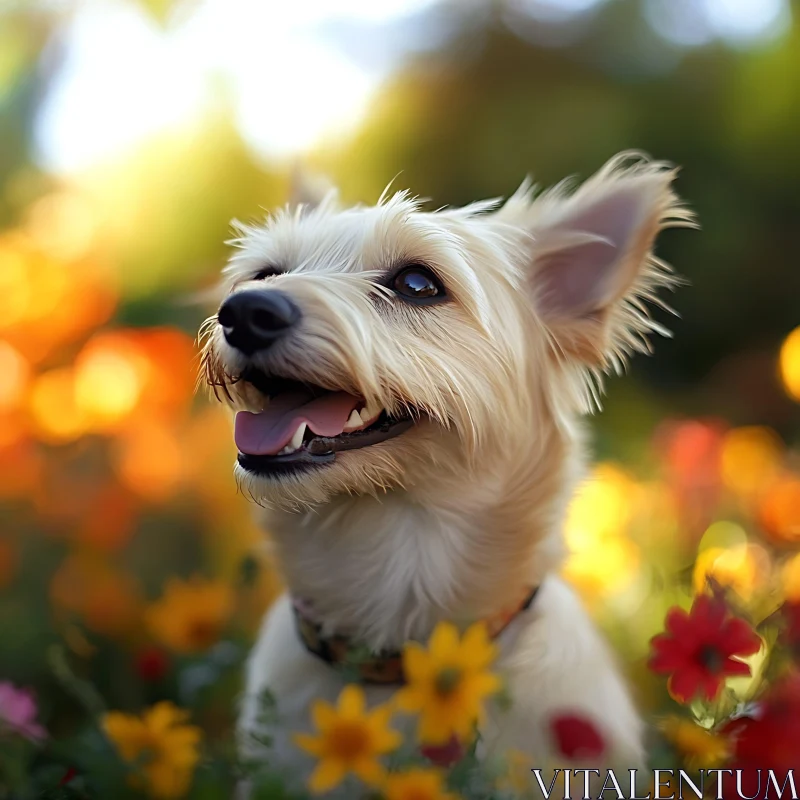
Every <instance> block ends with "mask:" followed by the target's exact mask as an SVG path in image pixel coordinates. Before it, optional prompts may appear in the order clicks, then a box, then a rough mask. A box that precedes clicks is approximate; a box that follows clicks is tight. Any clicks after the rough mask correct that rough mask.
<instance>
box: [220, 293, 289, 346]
mask: <svg viewBox="0 0 800 800" xmlns="http://www.w3.org/2000/svg"><path fill="white" fill-rule="evenodd" d="M299 319H300V309H299V308H298V307H297V306H296V305H295V304H294V302H293V301H292V299H291V298H290V297H289V296H288V295H286V294H284V293H283V292H278V291H275V290H273V291H269V292H265V291H258V290H249V291H244V292H237V293H236V294H232V295H231V296H230V297H229V298H228V299H227V300H226V301H225V302H224V303H223V304H222V305H221V306H220V309H219V312H218V313H217V320H218V321H219V324H220V325H221V326H222V330H223V333H224V334H225V341H227V342H228V344H229V345H230V346H231V347H235V348H236V349H237V350H239V351H241V352H242V353H244V354H245V355H247V356H249V355H252V354H253V353H255V352H257V351H259V350H265V349H266V348H267V347H270V346H271V345H272V344H273V343H274V342H275V341H276V340H277V339H279V338H280V337H281V336H283V335H284V334H285V333H287V332H288V331H289V330H290V329H291V328H292V326H294V325H295V324H296V323H297V321H298V320H299Z"/></svg>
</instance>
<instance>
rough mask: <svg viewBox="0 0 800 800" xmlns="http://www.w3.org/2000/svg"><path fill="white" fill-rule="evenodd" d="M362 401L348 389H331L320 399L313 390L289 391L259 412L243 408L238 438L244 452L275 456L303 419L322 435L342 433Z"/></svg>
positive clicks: (238, 416) (236, 439)
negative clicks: (347, 390) (313, 393)
mask: <svg viewBox="0 0 800 800" xmlns="http://www.w3.org/2000/svg"><path fill="white" fill-rule="evenodd" d="M360 402H361V401H360V400H359V398H357V397H354V396H353V395H351V394H347V392H330V393H329V394H326V395H323V396H322V397H316V398H315V397H314V396H313V395H312V394H311V392H287V393H286V394H281V395H278V397H276V398H274V399H273V400H270V402H269V405H268V406H267V408H266V410H264V411H262V412H260V413H259V414H252V413H250V412H249V411H239V412H238V413H237V414H236V423H235V426H234V440H235V441H236V446H237V447H238V448H239V451H240V452H241V453H245V454H247V455H251V456H266V455H270V456H274V455H276V454H277V453H278V452H280V451H281V450H282V449H283V448H284V447H286V445H287V444H289V442H290V441H291V439H292V436H293V435H294V432H295V431H296V430H297V428H298V426H299V425H300V424H301V423H303V422H305V423H307V424H308V427H309V428H311V430H312V431H314V433H316V434H317V435H318V436H338V435H339V434H340V433H342V431H343V430H344V426H345V424H346V423H347V420H348V418H349V417H350V413H351V412H352V411H353V409H354V408H356V406H358V404H359V403H360Z"/></svg>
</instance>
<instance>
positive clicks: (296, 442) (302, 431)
mask: <svg viewBox="0 0 800 800" xmlns="http://www.w3.org/2000/svg"><path fill="white" fill-rule="evenodd" d="M306 427H307V425H306V423H305V422H303V423H301V424H300V427H299V428H298V429H297V430H296V431H295V432H294V436H292V441H291V442H289V444H288V445H287V446H288V447H289V448H290V450H289V452H290V453H293V452H294V451H295V450H299V449H300V445H302V444H303V437H304V436H305V435H306Z"/></svg>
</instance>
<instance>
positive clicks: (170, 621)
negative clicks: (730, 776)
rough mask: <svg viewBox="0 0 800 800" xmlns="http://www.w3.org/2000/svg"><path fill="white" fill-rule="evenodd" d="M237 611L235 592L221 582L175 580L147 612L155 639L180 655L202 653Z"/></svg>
mask: <svg viewBox="0 0 800 800" xmlns="http://www.w3.org/2000/svg"><path fill="white" fill-rule="evenodd" d="M232 611H233V592H232V591H231V588H230V586H228V585H227V584H226V583H222V582H220V581H208V580H204V579H203V578H199V577H194V578H191V579H190V580H188V581H184V580H180V579H178V578H173V579H172V580H170V581H169V582H168V583H167V585H166V588H165V590H164V594H163V595H162V597H161V599H160V600H158V601H157V602H155V603H153V604H152V605H151V606H150V607H149V608H148V609H147V612H146V620H147V624H148V626H149V628H150V630H151V632H152V633H153V635H154V636H155V637H156V638H157V639H158V640H159V641H160V642H161V643H162V644H164V645H165V646H166V647H169V648H170V649H172V650H175V651H176V652H178V653H199V652H201V651H203V650H206V649H207V648H209V647H211V645H212V644H214V643H215V642H216V641H217V640H218V639H219V637H220V636H221V634H222V631H223V629H224V627H225V625H226V624H227V622H228V620H229V619H230V616H231V613H232Z"/></svg>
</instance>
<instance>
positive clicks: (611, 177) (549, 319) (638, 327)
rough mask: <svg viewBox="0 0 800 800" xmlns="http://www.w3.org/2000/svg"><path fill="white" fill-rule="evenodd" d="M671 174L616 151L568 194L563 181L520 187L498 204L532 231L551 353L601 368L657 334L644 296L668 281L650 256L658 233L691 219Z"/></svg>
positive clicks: (533, 287) (531, 255)
mask: <svg viewBox="0 0 800 800" xmlns="http://www.w3.org/2000/svg"><path fill="white" fill-rule="evenodd" d="M675 175H676V171H675V170H674V169H672V168H671V167H669V166H667V165H665V164H663V163H654V162H650V161H647V160H645V159H643V158H641V157H639V158H637V159H636V160H633V161H632V159H631V156H630V155H628V154H623V155H621V156H618V157H617V158H615V159H612V160H611V161H610V162H609V163H608V164H606V165H605V166H604V167H603V168H602V169H601V170H600V171H599V172H598V173H597V174H595V175H594V176H592V177H591V178H590V179H589V180H588V181H586V182H585V183H584V184H583V185H581V186H580V187H579V188H578V189H577V190H576V191H574V192H572V193H569V191H568V190H567V188H566V187H565V186H564V185H563V184H562V185H560V186H558V187H556V188H555V189H552V190H550V191H549V192H545V193H544V194H542V195H541V196H539V197H536V198H533V197H532V192H531V189H530V186H527V185H526V186H523V188H522V189H521V190H520V191H519V192H517V193H516V195H514V196H513V197H512V198H511V199H510V200H509V201H508V203H506V205H505V206H504V207H503V208H501V209H500V210H499V211H498V212H497V218H498V219H500V220H502V221H503V222H506V223H512V224H514V225H515V226H521V227H523V228H524V229H525V231H526V233H528V234H529V236H530V239H529V243H528V260H529V267H528V275H527V282H528V285H529V288H530V291H531V297H532V300H533V305H534V309H535V311H536V313H537V316H538V317H539V318H540V319H541V321H542V322H543V323H544V325H545V326H546V328H547V330H548V332H549V334H550V337H551V340H552V342H553V344H554V353H555V354H556V355H557V356H559V357H561V356H567V357H568V358H570V359H571V360H573V361H577V362H579V363H581V364H583V365H584V366H586V367H590V368H591V367H600V368H604V367H607V366H608V365H609V363H613V362H615V361H618V360H619V358H620V357H621V356H623V355H624V354H625V353H626V352H630V351H632V350H643V349H646V339H645V337H646V335H647V334H648V333H650V332H652V331H659V332H662V333H663V332H664V331H663V329H661V328H660V326H658V325H657V323H655V322H654V321H652V320H651V319H650V318H649V316H648V315H647V311H646V308H645V304H644V303H645V301H651V302H652V301H654V299H655V292H656V290H657V289H659V288H662V287H670V286H673V285H674V284H675V283H676V279H675V277H674V275H673V274H672V272H671V271H670V270H669V268H668V267H666V265H665V264H663V263H662V262H660V261H658V260H657V259H655V258H654V257H653V254H652V248H653V243H654V241H655V238H656V235H657V234H658V232H659V231H660V230H662V229H663V228H665V227H673V226H691V225H692V224H693V223H692V220H693V216H692V214H691V212H689V211H687V210H686V209H685V208H684V207H683V206H682V205H681V204H680V202H679V201H678V198H677V197H676V195H675V194H674V193H673V191H672V182H673V180H674V178H675Z"/></svg>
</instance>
